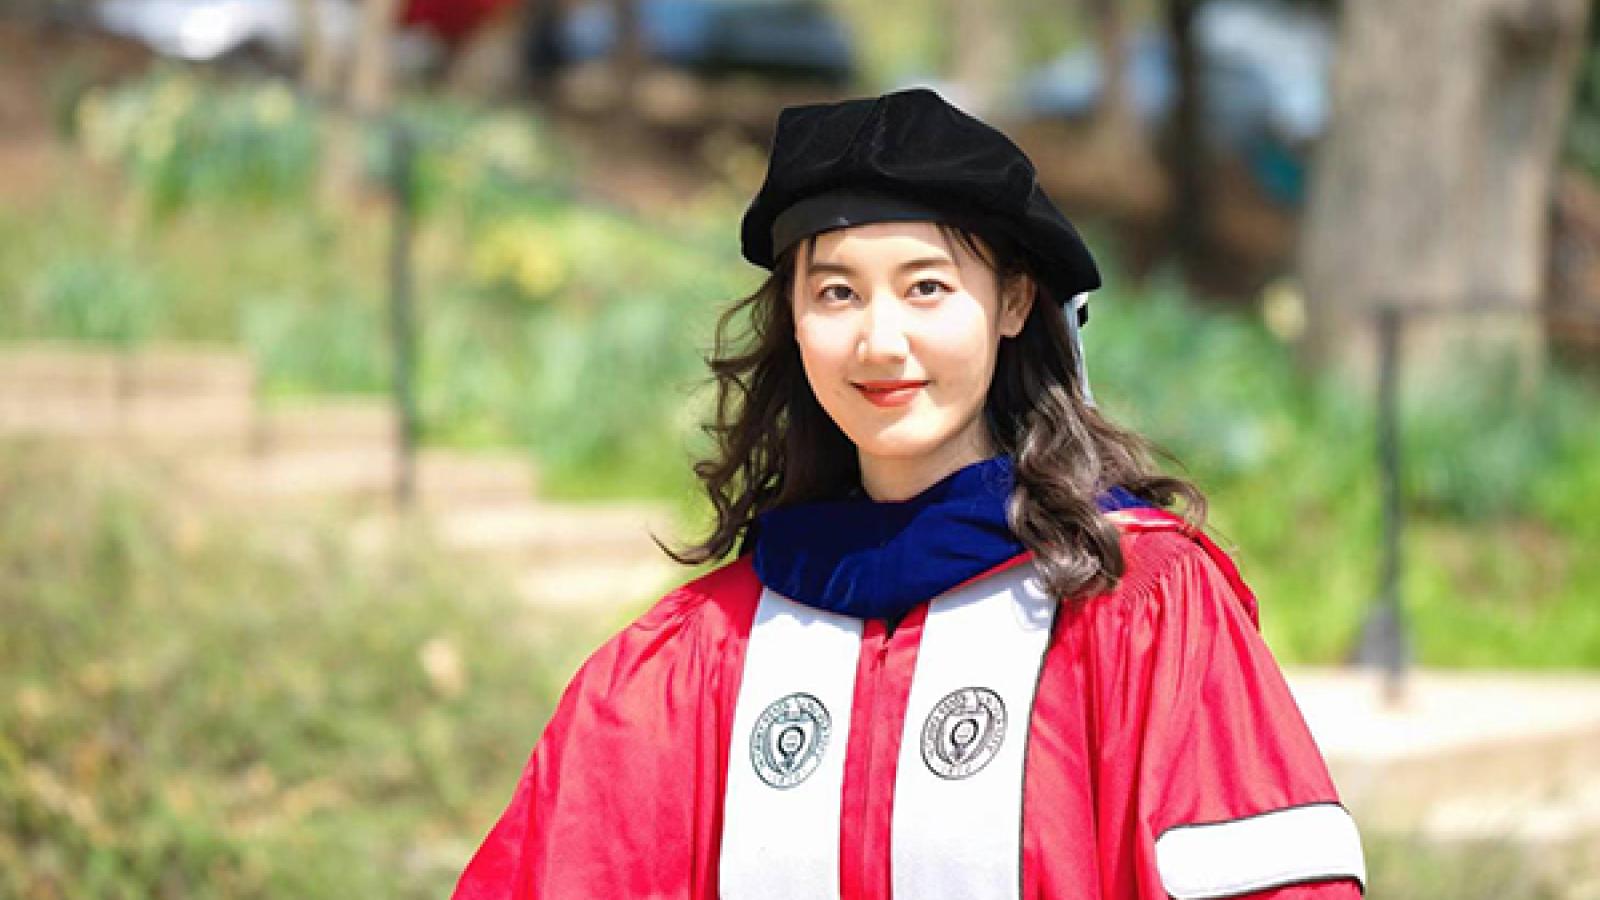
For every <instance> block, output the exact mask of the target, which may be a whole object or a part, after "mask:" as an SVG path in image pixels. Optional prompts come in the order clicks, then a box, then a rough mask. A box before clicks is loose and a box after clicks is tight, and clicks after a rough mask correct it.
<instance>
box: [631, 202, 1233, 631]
mask: <svg viewBox="0 0 1600 900" xmlns="http://www.w3.org/2000/svg"><path fill="white" fill-rule="evenodd" d="M939 228H940V230H941V231H943V232H944V235H945V237H946V239H947V240H949V239H955V240H959V241H961V242H962V243H963V244H964V245H965V246H966V247H967V249H969V250H971V251H972V252H973V254H974V255H976V256H977V257H978V258H979V259H981V260H983V261H984V262H985V263H987V264H988V265H989V267H990V269H992V270H993V272H994V274H995V278H996V288H997V294H999V293H1000V292H999V290H998V289H999V287H1000V286H1002V285H1005V284H1008V283H1009V279H1011V278H1015V277H1017V276H1019V275H1028V276H1030V279H1031V281H1032V283H1033V285H1034V288H1035V290H1036V291H1038V294H1037V295H1036V296H1035V298H1034V300H1035V302H1034V303H1033V306H1032V308H1031V309H1030V310H1029V312H1028V315H1027V318H1026V320H1025V321H1024V324H1023V327H1022V330H1021V332H1020V333H1019V334H1018V335H1017V336H1016V337H1014V338H1009V339H1003V340H1002V341H1001V343H1000V348H999V352H998V355H997V358H996V361H995V371H994V379H993V382H992V383H991V385H990V387H989V393H988V398H987V400H986V402H985V406H984V418H985V424H986V425H987V431H988V437H989V440H990V443H991V446H992V448H993V449H994V450H995V451H996V452H999V453H1006V454H1010V455H1011V457H1012V459H1013V462H1014V470H1015V473H1016V484H1015V489H1014V490H1013V492H1012V495H1011V497H1010V500H1009V502H1008V503H1007V506H1006V518H1007V521H1008V523H1009V525H1010V527H1011V530H1012V532H1013V533H1014V534H1015V535H1016V536H1017V538H1018V540H1019V541H1021V543H1022V544H1023V545H1024V546H1025V547H1027V549H1028V550H1030V551H1032V553H1033V555H1034V558H1035V563H1036V565H1037V567H1038V570H1039V573H1040V576H1041V577H1042V578H1043V580H1044V581H1045V584H1046V587H1047V588H1048V589H1049V590H1050V591H1051V593H1052V594H1054V595H1055V596H1058V597H1063V598H1069V599H1082V598H1086V597H1089V596H1093V595H1095V594H1098V593H1101V592H1103V591H1106V590H1109V589H1111V588H1112V587H1114V586H1115V585H1116V584H1117V582H1118V581H1119V580H1120V579H1121V577H1122V575H1123V573H1124V569H1125V564H1124V560H1123V557H1122V552H1121V549H1120V546H1119V536H1118V531H1117V528H1116V526H1115V525H1114V524H1113V523H1112V522H1111V521H1109V520H1108V519H1107V518H1106V517H1105V516H1103V515H1101V513H1100V510H1099V508H1098V507H1097V506H1096V503H1095V499H1096V497H1097V496H1098V495H1099V494H1100V493H1101V492H1103V491H1105V490H1107V489H1109V488H1111V487H1112V486H1115V485H1120V486H1121V487H1123V488H1124V489H1126V490H1128V491H1130V492H1131V493H1133V494H1135V495H1137V496H1138V497H1140V498H1141V499H1144V500H1146V501H1148V502H1150V503H1153V504H1156V505H1158V506H1161V507H1164V508H1172V507H1174V506H1175V505H1176V504H1178V503H1179V502H1180V501H1181V503H1182V506H1181V510H1180V512H1181V514H1182V515H1183V517H1184V518H1185V519H1186V520H1187V523H1188V527H1189V528H1190V529H1191V530H1198V529H1200V528H1202V527H1203V526H1204V522H1205V515H1206V501H1205V497H1204V496H1203V495H1202V494H1201V493H1200V491H1199V489H1198V488H1196V487H1195V486H1194V485H1193V484H1191V483H1190V482H1188V481H1186V480H1184V479H1181V478H1176V477H1171V476H1168V475H1164V474H1161V473H1160V472H1159V471H1158V470H1157V469H1156V467H1155V465H1154V463H1153V462H1152V460H1153V458H1154V457H1155V456H1156V455H1160V456H1163V457H1166V458H1168V459H1171V457H1170V455H1169V454H1166V453H1164V452H1162V451H1160V450H1158V449H1157V448H1155V447H1154V446H1153V445H1152V444H1151V443H1150V442H1148V441H1146V440H1145V439H1144V438H1142V437H1141V436H1139V435H1138V434H1135V433H1134V432H1132V431H1129V430H1127V429H1124V428H1121V427H1118V426H1117V425H1115V424H1113V423H1112V422H1110V421H1109V420H1107V419H1106V418H1105V416H1104V415H1102V414H1101V413H1100V412H1099V411H1098V410H1097V409H1096V408H1094V407H1092V406H1090V405H1088V404H1087V403H1086V402H1085V400H1084V397H1083V390H1082V386H1081V385H1080V384H1079V383H1078V371H1079V369H1078V365H1077V360H1076V358H1075V356H1074V353H1073V348H1072V342H1071V340H1070V338H1069V336H1068V333H1067V329H1066V324H1065V322H1064V321H1063V319H1062V312H1061V309H1060V304H1059V302H1058V300H1057V299H1056V298H1054V297H1052V296H1051V294H1050V291H1049V290H1048V289H1047V288H1046V287H1045V286H1044V284H1043V282H1041V281H1040V280H1039V279H1038V278H1037V277H1034V273H1033V270H1032V266H1031V263H1030V261H1029V258H1028V257H1027V256H1026V255H1025V254H1024V253H1023V252H1021V250H1020V249H1019V248H1018V246H1017V245H1016V244H1015V242H1014V241H1012V240H1011V239H1010V238H1009V237H1008V236H1007V235H1005V234H1003V233H990V234H981V235H980V234H975V233H973V232H971V231H968V230H966V229H963V228H960V227H957V226H954V225H949V224H944V223H940V225H939ZM813 241H814V239H807V240H804V241H800V242H798V243H796V244H795V245H794V246H793V247H790V248H789V249H788V250H786V251H784V253H783V254H781V255H780V256H779V257H778V258H777V260H776V261H775V265H774V266H773V270H772V274H771V275H770V276H768V278H767V279H766V280H765V281H764V282H763V283H762V284H761V286H760V287H758V288H757V289H756V290H755V292H753V293H751V294H750V295H749V296H746V297H744V298H742V299H740V300H738V301H737V302H736V303H734V304H733V305H732V306H730V307H729V308H728V309H727V310H726V311H724V312H723V314H722V315H721V317H720V318H719V319H718V321H717V325H716V331H715V337H714V339H713V344H712V348H711V353H710V355H709V356H708V357H707V358H706V364H707V365H708V366H709V367H710V369H711V373H712V377H713V378H714V379H715V382H716V388H717V391H716V396H717V400H716V408H715V413H714V417H713V420H712V421H711V422H709V423H707V424H706V425H704V426H703V430H704V431H705V432H706V434H707V435H708V436H710V437H711V438H712V440H713V442H714V449H713V451H712V452H711V453H710V455H709V456H707V457H706V458H704V459H701V460H699V461H698V462H696V463H695V466H694V472H695V474H696V475H697V476H699V478H700V481H701V483H702V486H703V487H704V489H705V492H706V496H707V498H708V499H709V500H710V501H711V507H712V511H713V513H714V517H715V521H714V522H713V523H712V526H711V530H710V533H709V534H708V535H707V536H706V537H705V538H704V539H703V540H700V541H698V542H697V543H693V544H690V545H688V546H686V547H681V548H679V549H673V548H670V547H667V546H665V545H664V544H662V545H661V547H662V550H663V551H665V552H666V553H667V554H668V555H669V556H671V557H672V558H673V559H674V560H676V561H678V562H680V563H683V564H686V565H696V564H700V563H705V562H709V561H713V560H719V559H722V558H723V557H725V556H726V555H727V554H728V553H729V552H730V551H732V550H733V549H734V548H735V547H736V546H739V548H740V552H743V550H744V549H745V548H744V547H742V546H740V545H741V537H743V536H746V535H748V533H749V528H750V526H751V525H752V523H753V522H754V521H755V519H756V517H757V516H759V515H760V514H761V513H763V512H765V511H767V510H769V509H773V508H776V507H780V506H785V505H788V504H792V503H803V502H807V501H813V500H824V499H836V498H840V497H844V496H846V495H848V494H850V493H851V492H852V491H854V490H857V489H859V487H860V478H861V473H860V469H859V465H858V462H857V456H856V448H855V445H854V444H853V443H852V442H851V441H850V439H849V438H848V437H846V436H845V434H844V432H842V431H841V430H840V429H839V427H838V426H837V425H836V424H834V422H833V420H832V418H830V417H829V416H828V414H827V412H825V411H824V410H823V408H822V406H821V404H819V403H818V402H817V398H816V396H815V394H813V393H812V391H811V386H810V384H809V382H808V381H807V380H806V375H805V370H804V369H803V368H802V366H801V361H800V351H799V347H798V346H797V345H796V343H795V340H794V309H793V305H792V296H791V295H792V290H793V286H794V277H795V262H796V254H797V253H798V252H799V248H801V247H805V248H806V251H805V252H806V253H807V254H809V253H811V252H812V248H813V246H814V243H813ZM657 543H658V544H660V542H659V541H658V542H657Z"/></svg>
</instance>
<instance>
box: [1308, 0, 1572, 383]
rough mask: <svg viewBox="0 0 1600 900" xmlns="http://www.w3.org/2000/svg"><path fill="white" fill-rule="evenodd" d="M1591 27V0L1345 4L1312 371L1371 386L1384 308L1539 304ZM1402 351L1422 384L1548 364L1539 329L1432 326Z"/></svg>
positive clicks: (1314, 234)
mask: <svg viewBox="0 0 1600 900" xmlns="http://www.w3.org/2000/svg"><path fill="white" fill-rule="evenodd" d="M1587 15H1588V8H1587V3H1586V0H1407V2H1405V3H1392V2H1389V0H1346V2H1345V4H1344V11H1343V19H1342V26H1341V27H1342V31H1341V34H1340V38H1339V40H1340V44H1339V50H1338V56H1337V59H1336V62H1335V67H1334V84H1333V127H1332V128H1331V130H1330V132H1329V133H1328V135H1327V136H1326V137H1325V138H1324V139H1323V142H1322V145H1321V146H1320V148H1319V150H1318V157H1317V161H1316V165H1315V166H1314V168H1313V173H1312V185H1311V197H1310V205H1309V208H1308V210H1307V217H1306V221H1305V225H1304V230H1303V233H1302V244H1301V259H1300V263H1301V269H1302V274H1303V277H1304V280H1305V287H1306V295H1307V301H1308V309H1307V313H1308V315H1307V323H1308V326H1309V327H1308V332H1307V335H1306V340H1305V342H1304V344H1303V347H1302V349H1303V351H1304V352H1303V359H1304V361H1305V362H1306V363H1308V364H1311V365H1317V366H1329V365H1331V366H1336V367H1338V368H1341V369H1345V370H1347V371H1352V372H1354V373H1356V374H1361V375H1365V376H1367V377H1369V378H1370V377H1371V375H1372V373H1373V372H1375V370H1376V368H1375V365H1374V361H1373V348H1374V347H1375V346H1376V342H1375V340H1374V336H1373V333H1372V329H1371V321H1372V312H1373V310H1374V309H1375V308H1377V307H1379V306H1381V305H1385V304H1391V303H1395V304H1429V305H1436V306H1440V307H1444V308H1449V309H1456V310H1459V309H1461V308H1462V307H1463V305H1468V304H1515V305H1519V306H1521V307H1524V308H1533V307H1534V306H1535V305H1536V304H1537V303H1538V301H1539V292H1540V287H1541V275H1542V266H1543V262H1544V259H1545V256H1546V241H1547V233H1546V232H1547V223H1548V217H1549V205H1550V196H1551V182H1552V178H1553V176H1554V172H1555V162H1556V155H1557V151H1558V148H1559V144H1560V139H1561V134H1562V128H1563V124H1564V122H1565V118H1566V114H1567V110H1568V107H1569V105H1570V103H1571V95H1572V87H1573V80H1574V73H1575V71H1576V66H1577V64H1578V62H1579V59H1580V54H1581V51H1582V42H1583V35H1584V25H1585V18H1586V16H1587ZM1407 334H1408V337H1407V344H1406V354H1407V357H1408V359H1409V360H1411V361H1413V362H1415V363H1421V364H1422V365H1423V367H1424V368H1428V367H1432V366H1436V365H1438V364H1440V363H1443V362H1446V361H1448V360H1449V358H1450V357H1451V356H1452V355H1459V354H1461V353H1463V352H1473V353H1486V352H1500V351H1509V352H1510V353H1511V354H1512V355H1513V357H1514V358H1515V359H1516V360H1517V361H1518V362H1520V363H1522V364H1523V366H1524V368H1523V371H1524V372H1525V373H1527V374H1528V375H1530V377H1531V374H1532V373H1533V372H1534V371H1535V370H1536V368H1537V365H1538V362H1539V358H1540V355H1541V344H1540V340H1539V329H1538V326H1537V321H1536V319H1535V318H1534V317H1533V316H1532V315H1506V314H1476V315H1465V314H1452V315H1432V316H1428V317H1425V318H1413V319H1410V320H1409V321H1408V325H1407ZM1458 341H1465V343H1464V344H1463V343H1458Z"/></svg>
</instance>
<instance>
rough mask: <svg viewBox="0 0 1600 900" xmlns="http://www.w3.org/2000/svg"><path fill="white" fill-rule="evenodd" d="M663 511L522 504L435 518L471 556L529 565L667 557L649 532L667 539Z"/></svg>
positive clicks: (619, 506)
mask: <svg viewBox="0 0 1600 900" xmlns="http://www.w3.org/2000/svg"><path fill="white" fill-rule="evenodd" d="M671 524H672V523H671V518H670V515H669V514H668V513H667V511H666V510H664V509H662V508H659V507H654V506H646V505H638V504H576V503H574V504H553V503H538V504H521V505H515V506H503V507H479V508H473V509H465V510H460V511H457V512H451V513H445V514H442V515H441V516H440V517H439V521H438V530H439V535H440V538H441V539H442V540H443V541H444V542H445V543H446V544H448V545H450V546H452V547H456V548H458V549H460V550H464V551H467V552H472V553H479V554H484V555H489V556H495V557H498V558H502V559H508V560H516V559H520V560H523V561H526V562H529V563H535V562H537V563H548V562H550V561H555V560H579V559H581V560H593V559H602V558H620V559H652V558H660V559H665V557H664V556H663V555H662V553H661V551H660V550H659V549H658V548H657V547H656V545H655V543H654V542H653V541H651V539H650V531H651V530H654V531H655V533H657V534H660V535H663V536H664V537H670V536H671V534H672V531H671Z"/></svg>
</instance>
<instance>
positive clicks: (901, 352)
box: [856, 294, 908, 363]
mask: <svg viewBox="0 0 1600 900" xmlns="http://www.w3.org/2000/svg"><path fill="white" fill-rule="evenodd" d="M903 313H904V311H903V310H901V309H900V304H899V303H898V302H896V300H895V299H894V298H893V297H886V296H883V295H881V294H879V295H875V296H874V297H873V298H872V299H871V300H870V301H869V302H868V303H867V307H866V315H865V316H863V320H862V331H861V343H860V344H859V345H858V346H857V348H856V352H857V356H858V357H859V358H860V360H861V361H862V362H865V363H882V362H899V361H901V360H904V359H905V358H906V354H907V352H908V347H907V342H906V331H905V320H904V316H903Z"/></svg>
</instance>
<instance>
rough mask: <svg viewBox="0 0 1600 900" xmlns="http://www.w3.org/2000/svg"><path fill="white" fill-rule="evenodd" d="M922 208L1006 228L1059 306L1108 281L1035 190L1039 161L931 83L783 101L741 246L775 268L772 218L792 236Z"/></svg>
mask: <svg viewBox="0 0 1600 900" xmlns="http://www.w3.org/2000/svg"><path fill="white" fill-rule="evenodd" d="M835 198H837V201H835ZM800 201H807V202H805V203H800ZM797 203H800V205H799V206H796V204H797ZM918 210H927V211H929V212H930V213H931V214H933V215H936V216H937V218H938V219H939V220H940V221H946V222H949V223H951V224H954V225H960V226H963V227H966V228H969V229H972V230H976V231H978V232H979V233H980V234H982V233H993V231H994V230H996V229H999V230H1003V231H1005V232H1007V233H1009V234H1010V235H1011V236H1012V237H1013V238H1015V239H1016V240H1017V242H1018V243H1020V244H1021V245H1022V247H1023V249H1024V250H1025V251H1027V252H1028V253H1029V254H1030V255H1031V256H1032V257H1033V262H1034V264H1035V269H1036V271H1037V274H1038V276H1039V279H1040V280H1041V281H1043V282H1044V283H1045V286H1046V287H1047V288H1049V289H1050V290H1051V292H1052V293H1053V294H1054V299H1055V300H1056V301H1057V302H1058V303H1059V302H1065V301H1066V300H1068V299H1070V298H1072V297H1073V296H1075V295H1077V294H1079V293H1082V292H1084V291H1090V290H1093V289H1095V288H1097V287H1099V286H1100V273H1099V271H1098V270H1097V269H1096V268H1095V264H1094V259H1093V258H1092V257H1091V256H1090V255H1089V250H1088V248H1087V247H1085V246H1084V244H1083V240H1082V239H1081V238H1079V237H1078V232H1077V230H1076V229H1074V228H1073V227H1072V223H1070V222H1068V221H1067V217H1066V216H1064V215H1062V213H1061V210H1059V209H1057V208H1056V205H1055V204H1054V203H1052V202H1051V201H1050V198H1049V197H1047V196H1045V193H1044V190H1043V189H1042V188H1040V187H1039V181H1038V177H1037V175H1036V173H1035V171H1034V167H1033V163H1032V161H1030V160H1029V159H1028V157H1027V156H1026V155H1025V154H1024V153H1023V152H1022V150H1021V149H1019V148H1018V147H1017V145H1016V144H1014V143H1012V142H1011V140H1010V139H1009V138H1007V137H1006V136H1005V135H1003V134H1001V133H1000V132H999V131H997V130H996V129H994V128H993V127H991V126H989V125H987V124H985V123H983V122H981V121H979V120H978V119H975V118H973V117H972V116H970V115H967V114H966V113H964V112H962V111H961V110H959V109H957V108H955V107H954V106H952V105H950V104H949V103H947V102H946V101H945V100H944V98H942V97H940V96H939V95H938V94H937V93H935V92H933V91H931V90H928V89H927V88H912V89H909V90H903V91H895V92H893V93H889V94H884V95H883V96H881V97H860V98H855V99H850V100H843V101H839V102H836V103H817V104H808V105H803V106H789V107H785V108H784V110H783V111H782V112H781V113H779V114H778V130H777V136H776V138H775V139H774V141H773V144H772V156H771V158H770V160H769V162H768V165H767V177H766V181H765V182H763V183H762V185H761V190H760V191H759V192H758V193H757V194H756V196H755V199H754V200H752V201H751V203H750V208H749V209H748V210H746V211H745V214H744V221H743V223H742V224H741V227H740V244H741V249H742V251H743V253H744V258H745V259H748V260H749V261H750V262H752V263H754V264H755V265H758V266H760V267H762V268H763V269H767V270H771V269H772V267H773V265H774V260H775V259H776V257H777V256H778V254H779V253H781V252H782V251H783V250H784V249H785V247H784V246H775V245H774V225H775V224H777V225H779V226H780V227H779V228H778V231H779V233H780V238H779V239H780V240H782V241H784V242H787V243H792V242H794V241H795V240H798V239H799V238H801V237H805V236H807V235H808V234H815V233H818V232H820V231H825V230H828V229H829V228H839V227H845V226H848V225H859V224H865V223H867V222H876V221H890V220H905V219H924V218H927V217H928V216H927V215H919V214H918V212H917V211H918ZM786 212H789V213H790V214H789V215H787V216H786V215H784V214H785V213H786ZM780 217H782V220H781V221H780Z"/></svg>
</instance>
